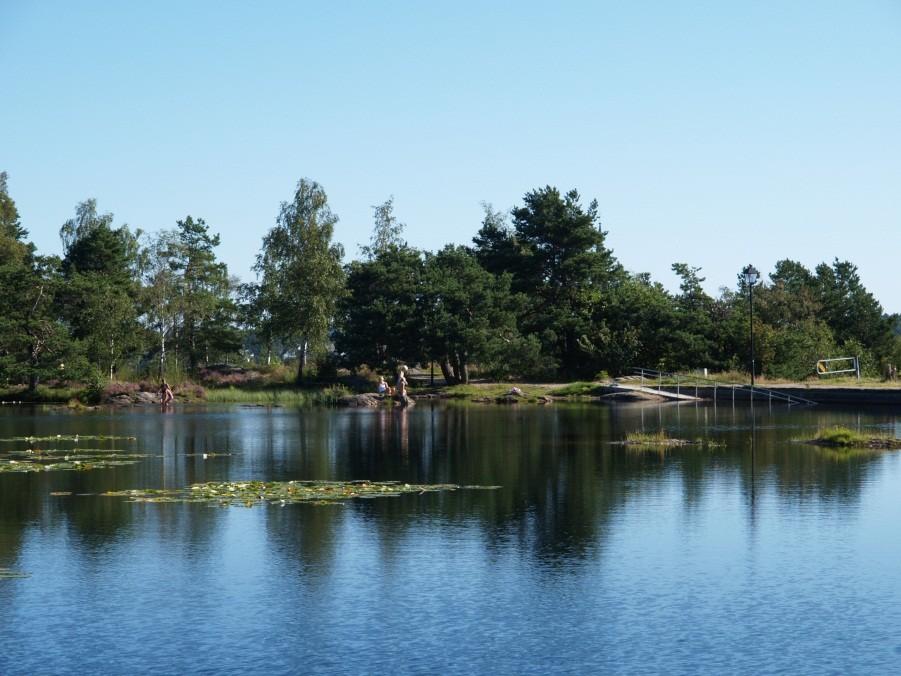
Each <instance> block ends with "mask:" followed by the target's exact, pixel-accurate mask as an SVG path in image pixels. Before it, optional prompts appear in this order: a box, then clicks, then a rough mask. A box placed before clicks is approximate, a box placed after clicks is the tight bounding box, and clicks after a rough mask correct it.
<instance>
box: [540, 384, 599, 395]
mask: <svg viewBox="0 0 901 676" xmlns="http://www.w3.org/2000/svg"><path fill="white" fill-rule="evenodd" d="M597 387H598V384H597V383H594V382H588V381H583V380H577V381H575V382H572V383H567V384H566V385H563V386H562V387H556V388H554V389H552V390H550V391H549V392H548V394H549V395H551V396H553V397H578V396H586V395H590V394H592V393H594V391H595V389H597Z"/></svg>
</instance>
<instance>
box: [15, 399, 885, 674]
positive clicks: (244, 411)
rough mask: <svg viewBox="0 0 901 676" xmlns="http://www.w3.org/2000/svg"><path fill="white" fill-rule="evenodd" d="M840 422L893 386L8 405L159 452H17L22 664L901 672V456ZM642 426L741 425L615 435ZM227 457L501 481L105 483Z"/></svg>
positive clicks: (199, 475)
mask: <svg viewBox="0 0 901 676" xmlns="http://www.w3.org/2000/svg"><path fill="white" fill-rule="evenodd" d="M836 423H841V424H845V425H849V426H852V427H860V428H861V429H866V430H874V431H882V432H885V431H891V432H894V433H895V434H896V435H898V436H901V411H896V410H888V409H884V410H873V411H867V412H854V411H840V410H826V409H822V408H820V409H805V410H791V411H789V410H788V409H786V408H784V407H782V406H780V407H775V406H774V407H773V408H772V409H770V408H768V407H766V406H763V407H758V408H757V409H755V411H754V412H753V413H752V412H751V411H750V409H748V408H747V407H746V406H738V407H736V408H735V409H733V408H732V407H731V406H727V407H723V406H719V407H717V408H714V407H712V406H696V405H694V404H690V405H684V404H683V405H665V406H656V405H654V406H648V405H618V406H615V407H610V406H595V405H585V406H568V405H567V406H556V405H555V406H549V407H531V406H529V407H526V406H522V407H491V406H488V407H476V406H447V407H445V406H435V407H431V406H429V405H428V404H425V405H423V404H420V405H419V406H417V407H415V408H413V409H412V410H409V411H405V412H400V411H372V410H364V411H346V410H293V409H264V408H242V407H222V408H200V409H194V410H192V409H177V410H176V412H175V413H171V414H166V415H163V414H161V413H160V412H159V411H157V410H145V411H133V412H124V413H123V412H115V413H113V412H90V413H81V414H73V413H68V412H60V411H53V410H49V409H21V408H19V409H13V408H11V407H3V409H2V410H0V437H3V438H9V437H15V436H26V435H37V436H47V435H55V434H62V435H69V434H76V433H77V434H80V435H99V434H103V435H122V436H134V437H136V440H135V441H121V440H120V441H104V442H94V443H95V444H97V443H100V444H101V445H103V446H104V447H105V448H116V449H123V450H127V451H129V452H137V453H147V454H150V455H151V456H152V457H148V458H146V459H144V460H142V461H141V462H139V463H138V464H135V465H131V466H124V467H113V468H109V469H99V470H95V471H92V472H55V473H43V474H3V475H0V568H9V569H13V570H16V571H23V572H26V573H29V574H30V577H27V578H23V579H0V673H2V674H6V675H8V674H45V673H47V674H51V673H52V674H67V673H72V674H87V673H91V674H93V673H117V674H119V673H123V674H133V673H154V674H185V673H216V674H219V673H236V674H237V673H265V674H283V673H284V674H291V673H367V674H373V673H411V672H412V673H429V674H446V673H516V674H521V673H548V672H555V673H581V674H584V673H623V674H636V673H690V674H724V673H755V674H758V673H792V674H797V673H815V674H823V673H835V674H852V673H858V674H879V673H899V672H901V565H899V564H901V537H899V531H901V524H899V522H901V453H895V452H890V453H884V454H875V455H858V456H854V457H852V458H850V459H841V458H838V457H836V456H835V454H831V453H828V452H824V451H822V450H818V449H816V448H814V447H811V446H807V445H803V444H799V443H797V442H796V441H795V440H796V439H798V438H804V437H810V436H812V435H813V433H814V432H815V431H816V429H817V428H819V427H822V426H826V425H831V424H836ZM642 429H643V430H645V431H649V432H650V431H656V430H659V429H664V430H666V431H667V432H668V433H669V434H670V435H672V436H679V437H685V438H695V437H705V438H709V439H713V440H716V441H719V442H722V443H723V444H724V445H723V446H722V447H718V448H710V449H706V450H702V449H697V448H684V449H676V450H672V451H670V452H668V453H666V454H663V455H661V454H659V453H655V452H651V453H645V452H636V451H634V450H627V449H626V448H624V447H622V446H617V445H612V444H611V443H610V442H611V441H615V440H619V439H622V438H623V437H624V435H625V434H626V433H627V432H631V431H636V430H642ZM66 443H68V444H69V445H70V446H72V447H74V442H66ZM61 445H65V444H61ZM85 445H88V444H86V443H84V442H82V443H81V446H82V447H84V446H85ZM26 446H27V444H23V443H21V442H19V443H17V442H0V457H2V454H4V453H8V452H9V451H11V450H15V449H20V448H24V447H26ZM205 452H206V453H230V454H231V455H229V456H223V457H208V458H207V459H206V460H204V459H203V457H202V454H203V453H205ZM225 479H230V480H244V479H260V480H290V479H335V480H344V479H372V480H400V481H404V482H411V483H413V482H416V483H456V484H481V485H495V484H496V485H500V486H502V488H501V489H499V490H496V491H480V490H464V491H457V492H450V493H427V494H422V495H405V496H402V497H399V498H382V499H373V500H358V501H354V502H349V503H346V504H344V505H329V506H313V505H288V506H286V507H276V506H262V507H254V508H251V509H247V508H243V507H231V508H220V507H211V506H208V505H166V504H132V503H128V502H125V500H124V499H122V498H114V497H103V496H99V495H96V494H97V493H100V492H103V491H106V490H111V489H127V488H151V487H170V488H178V487H183V486H187V485H190V484H192V483H195V482H201V481H212V480H225ZM59 491H68V492H71V493H72V494H73V495H71V496H52V495H51V493H52V492H59ZM77 494H88V495H77Z"/></svg>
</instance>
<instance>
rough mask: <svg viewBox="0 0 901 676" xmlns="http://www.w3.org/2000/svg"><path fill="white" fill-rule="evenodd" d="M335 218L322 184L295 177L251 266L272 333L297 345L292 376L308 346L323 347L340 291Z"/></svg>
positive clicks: (341, 272) (303, 361) (341, 274)
mask: <svg viewBox="0 0 901 676" xmlns="http://www.w3.org/2000/svg"><path fill="white" fill-rule="evenodd" d="M337 221H338V217H337V216H336V215H335V214H334V213H333V212H332V210H331V209H330V208H329V206H328V198H327V197H326V194H325V191H324V190H323V189H322V187H321V186H320V185H319V184H318V183H316V182H315V181H310V180H308V179H301V180H300V181H299V182H298V184H297V190H296V191H295V193H294V199H293V200H292V201H291V202H283V203H282V208H281V213H280V214H279V217H278V223H277V225H276V226H275V227H274V228H272V229H271V230H270V231H269V233H268V234H267V235H266V236H265V237H264V238H263V248H262V251H261V252H260V254H259V256H258V257H257V263H256V266H255V268H254V269H255V270H256V271H257V273H258V274H259V275H260V276H261V282H260V292H259V298H260V303H261V306H262V307H264V308H265V310H266V312H268V314H269V316H270V317H271V320H270V321H271V322H272V331H273V333H274V335H276V336H278V337H280V338H283V339H284V340H293V341H294V342H295V343H296V344H297V345H298V353H299V359H298V371H297V380H298V381H300V380H301V379H302V378H303V370H304V367H305V365H306V358H307V355H308V351H309V350H310V349H317V348H322V347H324V345H325V342H326V338H327V336H328V330H329V328H330V326H331V324H332V321H333V319H334V316H335V310H336V307H337V303H338V301H339V299H340V298H341V296H342V295H343V292H344V270H343V268H342V267H341V258H342V256H343V255H344V251H343V249H342V248H341V246H340V245H339V244H335V243H333V242H332V236H333V234H334V227H335V223H337Z"/></svg>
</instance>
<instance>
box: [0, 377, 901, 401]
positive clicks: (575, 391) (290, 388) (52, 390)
mask: <svg viewBox="0 0 901 676" xmlns="http://www.w3.org/2000/svg"><path fill="white" fill-rule="evenodd" d="M688 382H689V381H688V377H686V380H683V381H682V385H683V387H685V388H686V389H687V388H688V387H689V385H688ZM610 384H611V383H610V381H572V382H563V383H499V382H474V383H469V384H466V385H449V386H448V385H436V386H434V387H428V386H424V385H423V384H421V383H411V388H410V394H411V395H413V397H414V398H416V397H430V398H437V399H443V400H450V401H460V402H466V401H469V402H477V403H487V402H492V401H505V400H506V401H511V400H517V401H521V402H523V403H547V402H548V401H551V400H556V401H591V400H596V399H597V398H598V397H600V396H603V395H604V394H607V393H609V390H607V389H606V388H607V387H609V386H610ZM662 384H663V386H664V387H666V386H667V385H671V384H674V383H669V382H668V381H666V380H664V381H663V383H662ZM647 385H649V386H651V383H647ZM654 385H656V383H654ZM758 386H760V387H768V388H772V389H776V390H778V389H782V388H797V389H804V390H807V391H808V392H810V394H813V393H815V392H817V391H820V392H828V391H837V390H841V391H843V392H853V393H854V394H855V395H857V397H859V402H860V403H861V404H867V403H872V402H868V401H867V393H868V392H872V393H873V394H874V395H876V394H877V393H878V394H880V395H883V394H889V395H892V396H894V395H896V394H897V397H898V402H899V403H901V383H898V382H883V381H879V380H877V379H865V380H861V381H857V380H855V379H842V380H835V381H830V382H829V383H824V382H820V381H816V382H809V383H805V382H801V383H791V382H788V381H772V382H771V381H763V382H760V381H758ZM702 389H703V388H702ZM139 391H140V388H139V384H137V383H127V382H114V383H111V384H110V385H109V386H108V387H107V390H106V393H105V394H104V397H103V398H102V399H101V401H100V402H92V401H90V400H89V398H88V394H89V392H88V388H87V387H86V386H78V385H73V384H70V385H66V386H61V387H49V386H45V385H41V386H39V387H38V389H37V391H36V392H34V393H29V392H27V390H26V388H25V387H24V386H16V387H7V388H0V402H2V404H4V405H7V404H18V403H21V404H70V405H71V406H73V407H78V406H83V405H86V404H94V403H100V404H104V403H114V402H111V401H109V400H110V399H111V398H113V397H115V396H121V393H123V392H126V393H131V394H134V393H137V392H139ZM144 391H145V392H146V391H147V389H146V386H145V389H144ZM374 391H375V385H374V384H372V385H371V386H370V385H368V384H367V383H365V382H354V383H352V384H351V383H349V382H347V381H344V382H332V383H321V384H310V385H309V386H305V387H297V386H295V385H293V384H288V383H260V384H253V385H239V386H235V385H228V386H216V385H212V386H206V387H204V386H200V385H196V384H194V383H187V384H185V385H184V386H181V387H176V389H175V394H176V403H223V404H225V403H229V404H249V405H259V406H335V405H337V404H338V403H339V400H340V399H341V397H343V396H345V395H351V394H361V393H366V392H374ZM511 392H516V393H515V394H513V395H512V396H511ZM805 396H809V395H805ZM142 403H145V404H146V403H149V402H146V401H145V402H142Z"/></svg>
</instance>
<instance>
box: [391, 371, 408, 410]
mask: <svg viewBox="0 0 901 676" xmlns="http://www.w3.org/2000/svg"><path fill="white" fill-rule="evenodd" d="M394 396H395V398H396V399H397V400H398V401H400V403H402V404H404V405H406V404H408V403H409V401H410V400H409V398H408V397H407V367H406V366H401V367H400V370H399V371H398V372H397V384H396V385H395V386H394Z"/></svg>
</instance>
